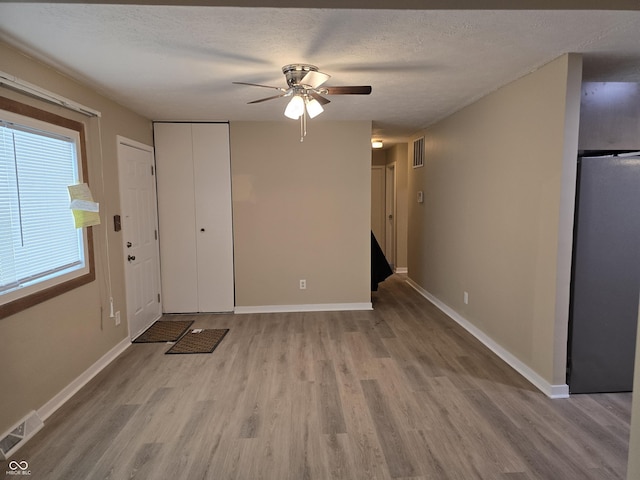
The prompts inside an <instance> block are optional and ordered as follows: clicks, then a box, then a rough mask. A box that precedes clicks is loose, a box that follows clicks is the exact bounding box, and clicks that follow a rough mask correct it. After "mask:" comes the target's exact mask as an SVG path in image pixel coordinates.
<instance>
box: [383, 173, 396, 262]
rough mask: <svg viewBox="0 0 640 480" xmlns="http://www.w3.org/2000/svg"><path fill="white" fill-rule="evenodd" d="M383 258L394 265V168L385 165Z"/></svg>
mask: <svg viewBox="0 0 640 480" xmlns="http://www.w3.org/2000/svg"><path fill="white" fill-rule="evenodd" d="M385 183H386V187H385V247H386V249H385V251H384V254H385V257H387V262H389V264H390V265H391V268H394V267H395V264H396V166H395V165H387V168H386V174H385Z"/></svg>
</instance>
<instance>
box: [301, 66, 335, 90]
mask: <svg viewBox="0 0 640 480" xmlns="http://www.w3.org/2000/svg"><path fill="white" fill-rule="evenodd" d="M330 78H331V75H327V74H326V73H322V72H316V71H313V70H310V71H308V72H307V73H306V75H305V76H304V77H302V80H300V85H309V86H310V87H311V88H318V87H319V86H320V85H322V84H323V83H324V82H326V81H327V80H329V79H330Z"/></svg>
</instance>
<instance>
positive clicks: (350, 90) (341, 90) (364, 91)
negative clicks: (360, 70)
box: [321, 85, 371, 95]
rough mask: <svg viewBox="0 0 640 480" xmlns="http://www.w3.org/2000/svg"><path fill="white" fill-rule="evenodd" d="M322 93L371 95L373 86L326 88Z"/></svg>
mask: <svg viewBox="0 0 640 480" xmlns="http://www.w3.org/2000/svg"><path fill="white" fill-rule="evenodd" d="M321 92H322V93H326V94H327V95H369V94H370V93H371V86H369V85H367V86H364V85H363V86H359V87H325V88H323V89H321Z"/></svg>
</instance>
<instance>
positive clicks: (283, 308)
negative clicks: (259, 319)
mask: <svg viewBox="0 0 640 480" xmlns="http://www.w3.org/2000/svg"><path fill="white" fill-rule="evenodd" d="M347 310H373V304H372V303H371V302H366V303H316V304H310V303H309V304H302V305H259V306H250V307H235V309H234V313H240V314H242V313H286V312H337V311H347Z"/></svg>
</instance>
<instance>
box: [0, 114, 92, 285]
mask: <svg viewBox="0 0 640 480" xmlns="http://www.w3.org/2000/svg"><path fill="white" fill-rule="evenodd" d="M76 151H77V149H76V142H75V140H74V139H73V138H69V137H65V136H63V135H59V134H57V133H52V132H47V131H41V130H37V129H34V128H31V127H28V126H23V125H17V124H13V123H8V122H2V121H0V295H2V294H5V293H8V292H11V291H14V290H16V289H19V288H21V287H24V286H28V285H32V284H34V283H37V282H40V281H44V280H48V279H50V278H53V277H56V276H59V275H63V274H66V273H68V272H70V271H73V270H76V269H79V268H83V267H84V249H83V236H82V230H81V229H76V228H75V227H74V221H73V215H72V212H71V210H70V209H69V194H68V190H67V186H68V185H73V184H76V183H78V176H79V175H78V162H77V158H76V155H77V154H76Z"/></svg>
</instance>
